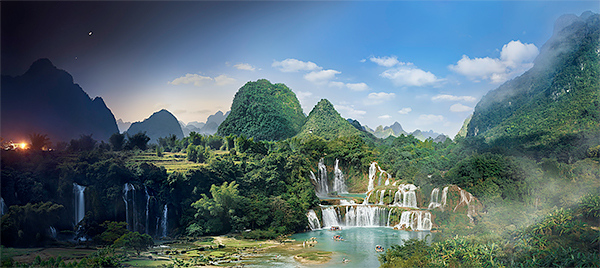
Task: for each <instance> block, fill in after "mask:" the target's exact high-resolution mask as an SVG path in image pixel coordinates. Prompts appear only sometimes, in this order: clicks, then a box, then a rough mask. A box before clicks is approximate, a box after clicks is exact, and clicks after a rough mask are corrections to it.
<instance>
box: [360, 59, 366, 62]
mask: <svg viewBox="0 0 600 268" xmlns="http://www.w3.org/2000/svg"><path fill="white" fill-rule="evenodd" d="M359 61H360V62H365V61H367V59H362V60H359Z"/></svg>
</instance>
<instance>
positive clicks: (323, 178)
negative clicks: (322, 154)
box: [317, 158, 329, 196]
mask: <svg viewBox="0 0 600 268" xmlns="http://www.w3.org/2000/svg"><path fill="white" fill-rule="evenodd" d="M317 167H318V169H319V170H318V172H317V175H318V178H317V179H318V181H317V187H318V189H317V195H318V196H326V195H327V194H328V193H329V187H328V183H327V166H325V159H323V158H321V159H320V160H319V164H318V166H317Z"/></svg>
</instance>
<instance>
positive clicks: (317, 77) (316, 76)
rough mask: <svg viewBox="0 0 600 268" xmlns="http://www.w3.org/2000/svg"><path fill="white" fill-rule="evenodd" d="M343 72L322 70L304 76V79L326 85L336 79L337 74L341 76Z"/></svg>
mask: <svg viewBox="0 0 600 268" xmlns="http://www.w3.org/2000/svg"><path fill="white" fill-rule="evenodd" d="M341 73H342V72H339V71H336V70H321V71H313V72H310V73H307V74H305V75H304V79H306V80H308V81H310V82H313V83H316V84H321V83H326V82H328V81H329V80H331V79H333V78H335V75H336V74H341Z"/></svg>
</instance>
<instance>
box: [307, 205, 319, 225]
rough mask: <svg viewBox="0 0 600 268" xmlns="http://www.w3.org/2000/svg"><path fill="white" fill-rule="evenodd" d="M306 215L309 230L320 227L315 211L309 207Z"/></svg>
mask: <svg viewBox="0 0 600 268" xmlns="http://www.w3.org/2000/svg"><path fill="white" fill-rule="evenodd" d="M306 217H307V218H308V226H309V227H310V229H311V230H316V229H319V228H321V222H319V217H317V213H315V211H314V210H312V209H309V210H308V212H307V213H306Z"/></svg>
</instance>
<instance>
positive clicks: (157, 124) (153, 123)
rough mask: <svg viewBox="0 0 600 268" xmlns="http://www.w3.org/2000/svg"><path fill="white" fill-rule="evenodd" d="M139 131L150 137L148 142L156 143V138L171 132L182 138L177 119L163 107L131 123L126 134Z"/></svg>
mask: <svg viewBox="0 0 600 268" xmlns="http://www.w3.org/2000/svg"><path fill="white" fill-rule="evenodd" d="M139 132H146V135H147V136H148V137H150V143H158V138H163V137H167V136H169V135H171V134H175V136H177V138H179V139H181V138H183V131H182V130H181V125H179V121H177V118H175V116H174V115H173V114H171V113H170V112H169V111H167V110H165V109H162V110H160V111H158V112H155V113H154V114H152V115H151V116H150V117H148V118H146V119H145V120H144V121H142V122H135V123H133V124H131V126H130V127H129V129H128V130H127V134H128V135H134V134H137V133H139Z"/></svg>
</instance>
